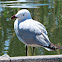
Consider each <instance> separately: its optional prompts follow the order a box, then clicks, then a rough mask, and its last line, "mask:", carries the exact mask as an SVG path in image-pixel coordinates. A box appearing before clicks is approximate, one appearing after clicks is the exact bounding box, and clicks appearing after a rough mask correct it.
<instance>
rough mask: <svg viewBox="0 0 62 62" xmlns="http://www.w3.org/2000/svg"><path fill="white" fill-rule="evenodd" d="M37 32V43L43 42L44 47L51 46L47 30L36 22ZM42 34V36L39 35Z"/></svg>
mask: <svg viewBox="0 0 62 62" xmlns="http://www.w3.org/2000/svg"><path fill="white" fill-rule="evenodd" d="M36 27H37V29H35V31H36V30H37V31H38V32H37V35H36V41H38V42H41V45H42V46H49V45H50V41H49V38H48V35H47V31H46V28H45V27H44V26H43V25H42V24H41V23H40V22H37V21H35V28H36ZM39 33H40V34H39Z"/></svg>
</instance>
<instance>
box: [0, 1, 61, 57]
mask: <svg viewBox="0 0 62 62" xmlns="http://www.w3.org/2000/svg"><path fill="white" fill-rule="evenodd" d="M61 3H62V2H61V1H54V0H47V1H46V0H44V1H43V0H41V1H40V0H38V1H36V0H35V1H34V0H17V1H0V55H3V54H9V55H10V56H23V55H25V45H24V44H23V43H21V42H20V41H19V40H18V38H17V37H16V34H15V32H14V28H13V23H14V20H15V19H14V20H10V17H11V16H12V15H14V14H16V13H17V12H18V10H20V9H22V8H27V9H28V10H29V11H30V12H31V15H32V18H33V19H35V20H38V21H39V22H41V23H42V24H44V25H45V27H46V29H47V31H48V36H49V38H50V41H51V42H52V43H54V44H57V45H60V46H61V45H62V44H61V43H62V42H61V41H62V9H61ZM31 49H32V48H31ZM42 54H43V55H44V54H62V51H61V50H57V51H53V53H52V52H48V51H46V50H45V49H43V48H39V47H36V49H35V55H42Z"/></svg>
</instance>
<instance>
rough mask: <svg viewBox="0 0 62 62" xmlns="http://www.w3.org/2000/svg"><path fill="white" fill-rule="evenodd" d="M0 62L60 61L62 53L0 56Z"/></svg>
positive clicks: (61, 61) (61, 60)
mask: <svg viewBox="0 0 62 62" xmlns="http://www.w3.org/2000/svg"><path fill="white" fill-rule="evenodd" d="M0 62H62V55H42V56H21V57H9V56H8V55H5V56H1V57H0Z"/></svg>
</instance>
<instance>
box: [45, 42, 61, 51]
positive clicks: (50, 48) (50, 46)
mask: <svg viewBox="0 0 62 62" xmlns="http://www.w3.org/2000/svg"><path fill="white" fill-rule="evenodd" d="M44 48H45V49H46V50H48V51H52V50H57V49H62V46H57V45H54V44H52V43H51V44H50V45H49V46H45V47H44Z"/></svg>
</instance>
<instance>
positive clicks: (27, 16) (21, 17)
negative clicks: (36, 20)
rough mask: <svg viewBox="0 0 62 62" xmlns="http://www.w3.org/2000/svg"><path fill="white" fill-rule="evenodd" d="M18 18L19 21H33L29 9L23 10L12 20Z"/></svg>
mask: <svg viewBox="0 0 62 62" xmlns="http://www.w3.org/2000/svg"><path fill="white" fill-rule="evenodd" d="M14 18H18V20H26V19H31V14H30V12H29V11H28V10H27V9H22V10H19V11H18V12H17V14H16V15H14V16H12V17H11V19H14Z"/></svg>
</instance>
